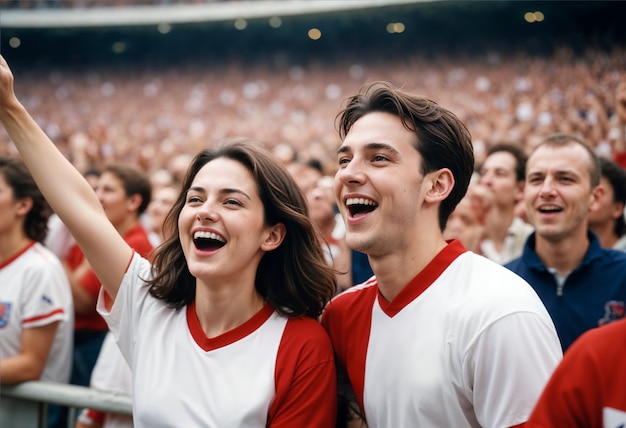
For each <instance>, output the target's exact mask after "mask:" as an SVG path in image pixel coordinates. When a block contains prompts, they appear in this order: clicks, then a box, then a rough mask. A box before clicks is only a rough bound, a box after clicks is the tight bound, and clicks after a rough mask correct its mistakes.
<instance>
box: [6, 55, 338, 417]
mask: <svg viewBox="0 0 626 428" xmlns="http://www.w3.org/2000/svg"><path fill="white" fill-rule="evenodd" d="M0 121H2V123H3V125H4V127H5V128H6V130H7V132H8V134H9V135H10V136H11V138H12V140H13V142H14V143H15V145H16V146H17V148H18V150H19V152H20V153H21V155H22V158H23V159H24V161H25V162H26V164H27V165H28V167H29V169H30V171H31V173H32V174H33V176H34V178H35V180H36V182H37V183H38V185H39V186H40V189H41V191H42V192H43V194H44V195H45V197H46V198H47V200H48V201H49V202H50V204H51V206H52V207H53V209H54V210H55V211H56V212H57V213H58V215H59V217H60V218H61V219H62V220H63V222H64V223H65V224H66V225H67V227H68V228H69V230H70V231H71V232H72V234H73V235H74V237H75V238H76V241H77V242H78V244H79V245H80V246H81V248H82V249H83V252H84V254H85V256H86V257H87V259H88V260H89V262H90V264H91V266H92V268H93V269H94V271H95V272H96V274H97V275H98V277H99V279H100V280H101V282H102V287H103V289H102V290H101V293H100V298H99V300H98V310H99V312H100V313H101V314H102V315H103V316H104V317H105V319H106V321H107V323H108V325H109V327H110V329H111V331H112V333H113V334H114V336H115V338H116V341H117V343H118V346H119V347H120V350H121V351H122V353H123V355H124V357H125V358H126V360H127V361H128V363H129V365H130V367H131V369H132V372H133V400H134V402H133V416H134V422H135V426H136V427H150V428H153V427H166V426H168V427H170V426H195V427H198V426H207V427H220V428H221V427H266V426H267V427H298V426H306V427H321V428H327V427H330V426H333V425H334V424H335V412H336V393H335V390H336V378H335V367H334V361H333V350H332V346H331V344H330V341H329V339H328V337H327V335H326V333H325V332H324V330H323V329H322V327H321V326H320V325H319V323H318V321H317V319H316V318H317V317H318V316H319V315H320V313H321V311H322V308H323V307H324V305H325V304H326V302H327V301H328V300H329V299H330V298H331V297H332V296H333V295H334V292H335V287H336V284H335V279H334V272H333V270H332V269H331V268H330V267H328V266H327V265H326V263H325V261H324V255H323V253H322V250H321V246H320V245H319V243H318V242H317V238H316V234H315V231H314V229H313V227H312V225H311V223H310V221H309V219H308V217H307V211H306V203H305V199H304V197H303V195H302V193H301V192H300V191H299V190H298V187H297V186H296V184H295V183H294V182H293V180H292V178H291V177H290V175H289V173H288V172H287V171H286V169H285V168H284V167H283V166H282V165H280V164H279V163H278V162H277V161H276V160H275V159H274V158H273V157H272V155H271V154H270V153H269V152H266V151H265V150H263V149H260V148H259V147H258V146H257V145H255V144H253V143H249V142H245V141H234V142H230V143H227V144H224V145H222V146H219V147H216V148H213V149H207V150H203V151H202V152H200V153H199V154H198V155H197V156H196V157H195V158H194V160H193V162H192V164H191V165H190V167H189V169H188V171H187V175H186V177H185V179H184V182H183V185H182V189H181V193H180V195H179V197H178V199H177V201H176V203H175V204H174V207H173V208H172V211H171V212H170V213H169V215H168V217H167V219H166V229H167V230H172V231H173V232H172V233H171V235H170V236H169V237H168V238H167V239H166V240H165V242H164V243H163V244H162V245H161V246H160V247H159V249H158V250H157V251H156V253H155V254H154V256H153V264H150V262H149V261H147V260H146V259H144V258H142V257H140V256H139V255H138V254H136V253H134V252H133V250H132V249H131V248H130V247H129V246H128V245H127V244H126V242H125V241H124V240H123V239H122V237H121V236H120V234H119V233H118V232H117V231H116V230H115V228H114V227H113V226H112V225H111V223H110V222H109V220H108V219H107V217H106V215H105V214H104V212H103V210H102V207H101V204H100V202H99V201H98V199H97V198H96V196H95V194H94V192H93V190H92V189H91V187H90V186H89V184H87V182H86V181H85V180H84V178H83V177H82V175H81V174H80V173H79V172H78V171H77V170H76V169H75V168H74V167H73V166H72V164H71V163H70V162H69V161H68V160H67V159H65V157H64V156H63V155H62V153H61V152H59V151H58V150H57V148H56V147H55V145H54V143H53V142H52V141H50V139H49V138H48V137H47V136H46V134H45V133H44V132H43V131H42V130H41V129H40V128H39V126H38V125H37V124H36V122H35V121H34V120H33V119H32V117H31V116H30V115H29V113H28V112H27V111H26V110H25V108H24V107H23V106H22V104H21V103H20V102H19V100H18V99H17V97H16V95H15V93H14V90H13V75H12V73H11V70H10V69H9V67H8V65H7V63H6V62H5V60H4V58H1V57H0Z"/></svg>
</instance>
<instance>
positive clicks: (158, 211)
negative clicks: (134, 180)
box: [146, 186, 178, 233]
mask: <svg viewBox="0 0 626 428" xmlns="http://www.w3.org/2000/svg"><path fill="white" fill-rule="evenodd" d="M177 197H178V191H177V190H176V189H175V188H174V187H169V186H165V187H161V188H160V189H158V190H156V191H155V192H154V195H153V196H152V199H151V201H150V204H149V205H148V208H147V209H146V213H147V214H148V216H149V226H150V230H152V231H154V232H157V233H160V232H161V229H162V228H163V222H164V221H165V217H166V216H167V214H168V213H169V212H170V210H171V209H172V206H174V203H175V202H176V198H177Z"/></svg>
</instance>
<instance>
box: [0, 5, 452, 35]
mask: <svg viewBox="0 0 626 428" xmlns="http://www.w3.org/2000/svg"><path fill="white" fill-rule="evenodd" d="M434 1H440V0H333V1H330V0H263V1H259V0H256V1H237V2H220V3H210V4H194V5H185V4H177V5H168V6H126V7H97V8H96V7H94V8H75V9H5V10H2V11H0V25H1V27H3V28H80V27H83V28H85V27H114V26H140V25H154V24H162V23H168V24H178V23H196V22H211V21H227V20H233V19H255V18H270V17H273V16H281V17H285V16H296V15H310V14H326V13H335V12H341V11H356V10H366V9H372V8H383V7H391V6H398V5H404V4H415V3H425V2H434Z"/></svg>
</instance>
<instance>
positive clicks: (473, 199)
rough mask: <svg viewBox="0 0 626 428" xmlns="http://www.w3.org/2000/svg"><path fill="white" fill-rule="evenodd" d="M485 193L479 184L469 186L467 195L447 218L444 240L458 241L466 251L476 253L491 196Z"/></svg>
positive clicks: (483, 230)
mask: <svg viewBox="0 0 626 428" xmlns="http://www.w3.org/2000/svg"><path fill="white" fill-rule="evenodd" d="M487 191H488V190H486V189H485V188H484V186H481V185H480V184H471V185H470V187H469V189H468V191H467V194H466V195H465V196H464V197H463V199H461V201H460V202H459V203H458V205H457V206H456V207H455V208H454V211H453V212H452V214H450V217H449V218H448V223H447V224H446V228H445V230H444V231H443V237H444V239H446V240H450V239H458V240H459V241H461V243H462V244H463V246H464V247H465V248H467V249H468V250H471V251H478V247H479V244H480V241H481V239H482V238H483V234H484V232H485V218H486V215H487V211H488V210H489V203H490V199H491V194H486V193H485V192H487Z"/></svg>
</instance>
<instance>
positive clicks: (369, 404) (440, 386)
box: [322, 241, 562, 428]
mask: <svg viewBox="0 0 626 428" xmlns="http://www.w3.org/2000/svg"><path fill="white" fill-rule="evenodd" d="M322 323H323V324H324V326H325V327H326V328H327V330H328V331H329V333H330V336H331V339H332V341H333V344H334V346H335V349H336V351H337V354H338V357H339V360H340V361H341V362H342V363H343V364H344V366H345V367H346V370H347V372H348V377H349V379H350V383H351V384H352V386H353V389H354V392H355V395H356V398H357V401H358V402H359V404H360V405H361V406H362V407H363V409H364V411H365V416H366V418H367V422H368V426H369V428H388V427H394V428H413V427H454V428H462V427H479V426H483V427H508V426H514V425H517V424H520V423H522V422H524V421H525V420H526V419H527V417H528V416H529V414H530V412H531V410H532V408H533V406H534V404H535V402H536V400H537V399H538V397H539V395H540V393H541V391H542V389H543V387H544V385H545V383H546V382H547V380H548V378H549V376H550V374H551V373H552V371H553V370H554V368H555V367H556V365H557V364H558V362H559V361H560V359H561V357H562V353H561V346H560V343H559V339H558V337H557V334H556V330H555V328H554V324H553V322H552V320H551V318H550V316H549V315H548V312H547V311H546V309H545V307H544V306H543V304H542V303H541V301H540V300H539V298H538V296H537V295H536V293H535V292H534V290H533V289H532V288H531V287H530V286H529V285H528V284H527V283H526V282H525V281H524V280H522V279H521V278H520V277H519V276H517V275H515V274H513V273H512V272H511V271H509V270H507V269H505V268H504V267H502V266H500V265H498V264H496V263H494V262H492V261H490V260H488V259H487V258H485V257H482V256H478V255H476V254H474V253H472V252H467V251H466V250H465V249H464V248H463V246H462V245H461V244H460V243H459V242H458V241H452V243H450V244H448V246H447V247H446V248H445V249H444V250H442V251H441V252H440V253H439V254H438V255H437V257H436V258H435V259H434V260H433V261H432V262H431V263H430V264H429V265H428V266H427V267H426V268H425V269H424V270H423V271H422V272H420V273H419V274H418V275H417V276H416V277H415V278H414V279H413V280H412V281H411V282H410V283H409V284H408V285H407V286H406V287H405V288H404V289H403V290H402V291H401V292H400V294H399V295H398V296H397V297H396V298H395V299H394V300H393V301H391V302H387V301H386V300H385V299H384V298H383V297H382V296H381V295H380V294H379V292H378V287H377V283H376V278H375V277H373V278H371V279H370V280H368V281H367V282H366V283H364V284H363V285H359V286H355V287H352V288H350V289H348V290H346V291H345V292H344V293H342V294H340V295H339V296H337V297H336V298H335V299H334V300H333V301H332V302H331V303H330V304H329V305H328V306H327V308H326V310H325V312H324V314H323V319H322Z"/></svg>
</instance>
